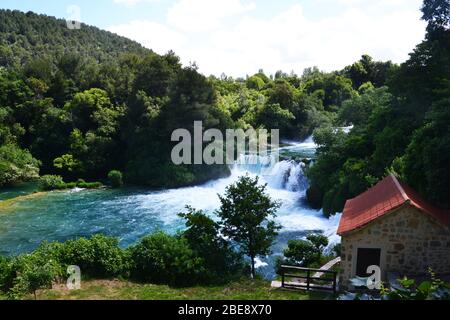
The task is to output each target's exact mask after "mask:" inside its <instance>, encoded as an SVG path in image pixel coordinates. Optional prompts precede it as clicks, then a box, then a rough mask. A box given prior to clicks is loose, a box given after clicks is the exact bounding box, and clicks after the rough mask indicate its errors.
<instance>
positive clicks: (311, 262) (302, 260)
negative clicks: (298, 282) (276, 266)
mask: <svg viewBox="0 0 450 320" xmlns="http://www.w3.org/2000/svg"><path fill="white" fill-rule="evenodd" d="M327 245H328V239H327V237H325V236H324V235H321V234H309V235H308V236H307V237H306V240H290V241H288V247H287V249H286V250H284V256H285V257H286V260H284V261H286V262H287V263H288V264H293V265H301V266H304V267H308V266H315V265H319V264H320V263H321V262H322V261H321V260H322V254H323V251H324V249H325V247H326V246H327Z"/></svg>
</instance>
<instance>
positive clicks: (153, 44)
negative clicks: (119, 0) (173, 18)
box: [108, 20, 186, 53]
mask: <svg viewBox="0 0 450 320" xmlns="http://www.w3.org/2000/svg"><path fill="white" fill-rule="evenodd" d="M108 30H109V31H111V32H114V33H117V34H119V35H121V36H124V37H127V38H129V39H132V40H134V41H137V42H139V43H141V44H142V45H144V46H145V47H147V48H150V49H152V50H154V51H155V52H158V53H166V52H167V51H169V50H177V51H178V50H181V49H182V48H183V46H184V45H185V42H186V38H185V36H184V35H183V34H181V33H178V32H176V31H173V30H171V29H170V28H168V27H166V26H164V25H162V24H159V23H156V22H152V21H140V20H134V21H131V22H129V23H127V24H121V25H117V26H113V27H110V28H108Z"/></svg>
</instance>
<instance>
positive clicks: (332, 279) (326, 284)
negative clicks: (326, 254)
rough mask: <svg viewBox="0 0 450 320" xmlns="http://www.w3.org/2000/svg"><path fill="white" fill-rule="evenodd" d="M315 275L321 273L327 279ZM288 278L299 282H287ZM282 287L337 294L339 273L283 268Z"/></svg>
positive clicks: (291, 267) (290, 267)
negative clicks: (327, 291)
mask: <svg viewBox="0 0 450 320" xmlns="http://www.w3.org/2000/svg"><path fill="white" fill-rule="evenodd" d="M312 273H314V274H312ZM315 273H320V274H321V275H324V276H325V277H322V276H320V277H317V276H316V275H315ZM287 278H290V279H293V280H297V281H286V279H287ZM298 280H306V281H298ZM281 286H282V287H283V288H288V289H306V290H308V291H309V290H311V289H314V290H329V291H333V292H334V293H336V290H337V272H336V271H329V270H321V269H311V268H301V267H293V266H281Z"/></svg>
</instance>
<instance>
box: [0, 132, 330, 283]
mask: <svg viewBox="0 0 450 320" xmlns="http://www.w3.org/2000/svg"><path fill="white" fill-rule="evenodd" d="M280 151H282V152H287V153H288V154H289V155H291V156H292V158H296V159H297V158H300V159H305V158H313V157H314V151H315V145H314V142H313V141H312V140H311V139H309V140H307V141H305V142H302V143H292V144H290V145H287V146H284V147H282V148H280ZM273 156H274V155H271V156H267V157H260V156H258V155H245V156H242V157H241V158H240V161H237V163H236V164H235V165H233V166H232V168H231V175H230V176H229V177H227V178H223V179H218V180H214V181H211V182H208V183H206V184H203V185H200V186H193V187H186V188H178V189H167V190H161V191H149V190H127V189H123V190H101V191H96V190H85V191H81V192H56V193H50V194H49V195H48V196H47V197H42V198H39V197H37V198H36V199H31V200H30V201H27V202H23V203H21V205H20V207H19V208H16V209H15V213H14V214H7V215H0V226H2V232H0V254H5V255H9V254H18V253H22V252H27V251H31V250H33V249H35V248H36V247H37V246H38V245H39V244H40V243H41V242H42V241H44V240H47V241H65V240H67V239H72V238H74V237H77V236H89V235H92V234H96V233H104V234H107V235H112V236H116V237H118V238H119V240H120V244H121V245H122V246H128V245H131V244H133V243H135V242H136V241H137V240H138V239H140V238H141V237H143V236H145V235H147V234H149V233H151V232H154V231H156V230H163V231H166V232H171V233H174V232H177V231H179V230H180V229H182V228H184V221H183V220H182V219H180V217H179V216H178V213H180V212H183V211H184V210H185V206H186V205H189V206H192V207H194V208H196V209H200V210H204V211H205V212H207V213H208V214H210V215H211V217H213V218H216V216H215V214H214V212H215V210H217V209H218V208H219V207H220V201H219V197H218V196H217V195H218V194H224V192H225V189H226V187H227V186H229V185H230V184H232V183H234V182H236V181H237V180H238V179H239V177H240V176H243V175H245V174H249V175H251V176H253V177H255V176H257V177H259V179H260V182H261V183H265V184H267V193H268V194H269V196H270V197H271V198H272V199H274V200H278V201H280V202H281V204H282V205H281V207H280V209H279V210H278V212H277V217H276V221H277V222H278V223H279V224H281V226H282V229H281V231H280V235H279V237H278V239H277V241H276V243H275V244H274V246H273V253H274V254H275V255H279V254H281V252H282V251H283V249H284V247H285V246H286V242H287V241H288V240H290V239H300V238H302V237H304V236H305V235H306V234H307V233H308V232H317V231H322V232H324V234H325V235H327V236H328V237H330V240H331V241H333V242H334V241H336V240H337V239H338V238H337V237H336V235H335V232H336V229H337V224H338V222H339V216H335V217H333V218H331V219H326V218H324V216H323V215H322V213H321V211H318V210H313V209H311V208H309V207H308V206H307V205H305V202H304V197H305V192H306V189H307V186H308V181H307V179H306V177H305V175H304V167H303V166H304V165H303V163H302V162H300V161H298V159H297V161H294V160H281V161H278V162H277V161H274V159H273ZM283 159H286V157H285V158H283ZM78 191H79V190H78ZM55 226H57V227H55ZM258 265H259V266H261V268H260V271H261V272H262V273H263V274H265V275H266V276H267V277H271V276H272V275H273V256H271V257H266V258H265V259H262V260H261V261H260V263H259V264H258Z"/></svg>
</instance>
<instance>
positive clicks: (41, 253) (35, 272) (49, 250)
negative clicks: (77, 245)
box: [1, 244, 62, 299]
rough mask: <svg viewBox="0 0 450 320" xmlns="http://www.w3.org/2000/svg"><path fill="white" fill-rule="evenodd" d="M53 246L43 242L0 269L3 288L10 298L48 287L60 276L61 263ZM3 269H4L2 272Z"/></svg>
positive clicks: (17, 297)
mask: <svg viewBox="0 0 450 320" xmlns="http://www.w3.org/2000/svg"><path fill="white" fill-rule="evenodd" d="M54 248H55V246H53V245H48V244H43V245H42V246H41V247H40V248H39V249H37V250H36V251H34V252H33V253H30V254H24V255H21V256H18V257H15V258H13V259H12V260H10V261H9V263H8V265H7V267H6V270H5V269H4V270H2V276H1V277H2V278H3V281H4V283H3V290H4V291H7V292H8V295H9V297H10V298H12V299H19V298H21V297H22V296H23V295H25V294H28V293H34V295H35V296H36V290H38V289H40V288H50V287H51V285H52V282H53V281H54V280H57V279H58V278H60V277H61V276H62V269H61V265H60V264H59V262H58V261H57V259H56V256H55V254H54V253H55V250H54ZM3 271H6V272H5V273H3Z"/></svg>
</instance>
